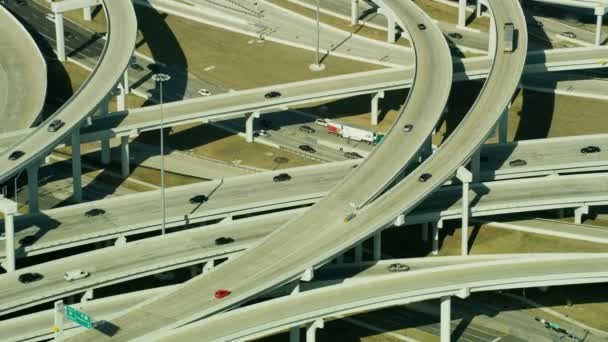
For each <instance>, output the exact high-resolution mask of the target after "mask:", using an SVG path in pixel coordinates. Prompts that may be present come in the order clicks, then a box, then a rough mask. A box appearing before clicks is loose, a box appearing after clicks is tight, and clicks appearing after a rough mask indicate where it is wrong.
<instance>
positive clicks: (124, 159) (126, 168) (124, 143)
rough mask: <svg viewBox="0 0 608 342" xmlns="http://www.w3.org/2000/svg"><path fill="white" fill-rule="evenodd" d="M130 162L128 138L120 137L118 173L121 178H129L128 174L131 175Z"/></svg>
mask: <svg viewBox="0 0 608 342" xmlns="http://www.w3.org/2000/svg"><path fill="white" fill-rule="evenodd" d="M130 160H131V157H130V154H129V137H128V136H122V137H120V171H121V174H122V177H123V178H127V177H129V173H131V167H130V165H129V163H130Z"/></svg>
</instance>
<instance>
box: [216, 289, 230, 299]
mask: <svg viewBox="0 0 608 342" xmlns="http://www.w3.org/2000/svg"><path fill="white" fill-rule="evenodd" d="M231 293H232V292H230V291H228V290H224V289H219V290H217V291H215V298H216V299H222V298H224V297H228V296H230V294H231Z"/></svg>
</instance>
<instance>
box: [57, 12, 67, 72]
mask: <svg viewBox="0 0 608 342" xmlns="http://www.w3.org/2000/svg"><path fill="white" fill-rule="evenodd" d="M55 40H56V42H57V59H58V60H59V61H60V62H65V36H64V31H63V13H55Z"/></svg>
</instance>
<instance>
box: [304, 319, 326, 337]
mask: <svg viewBox="0 0 608 342" xmlns="http://www.w3.org/2000/svg"><path fill="white" fill-rule="evenodd" d="M324 327H325V322H324V321H323V319H322V318H320V319H317V320H316V321H314V322H312V323H310V324H309V325H308V327H306V342H315V341H316V340H317V329H323V328H324Z"/></svg>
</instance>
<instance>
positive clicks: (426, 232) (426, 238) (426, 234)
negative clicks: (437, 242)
mask: <svg viewBox="0 0 608 342" xmlns="http://www.w3.org/2000/svg"><path fill="white" fill-rule="evenodd" d="M421 226H422V227H421V228H422V241H424V242H427V241H429V223H428V222H425V223H423V224H422V225H421Z"/></svg>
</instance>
